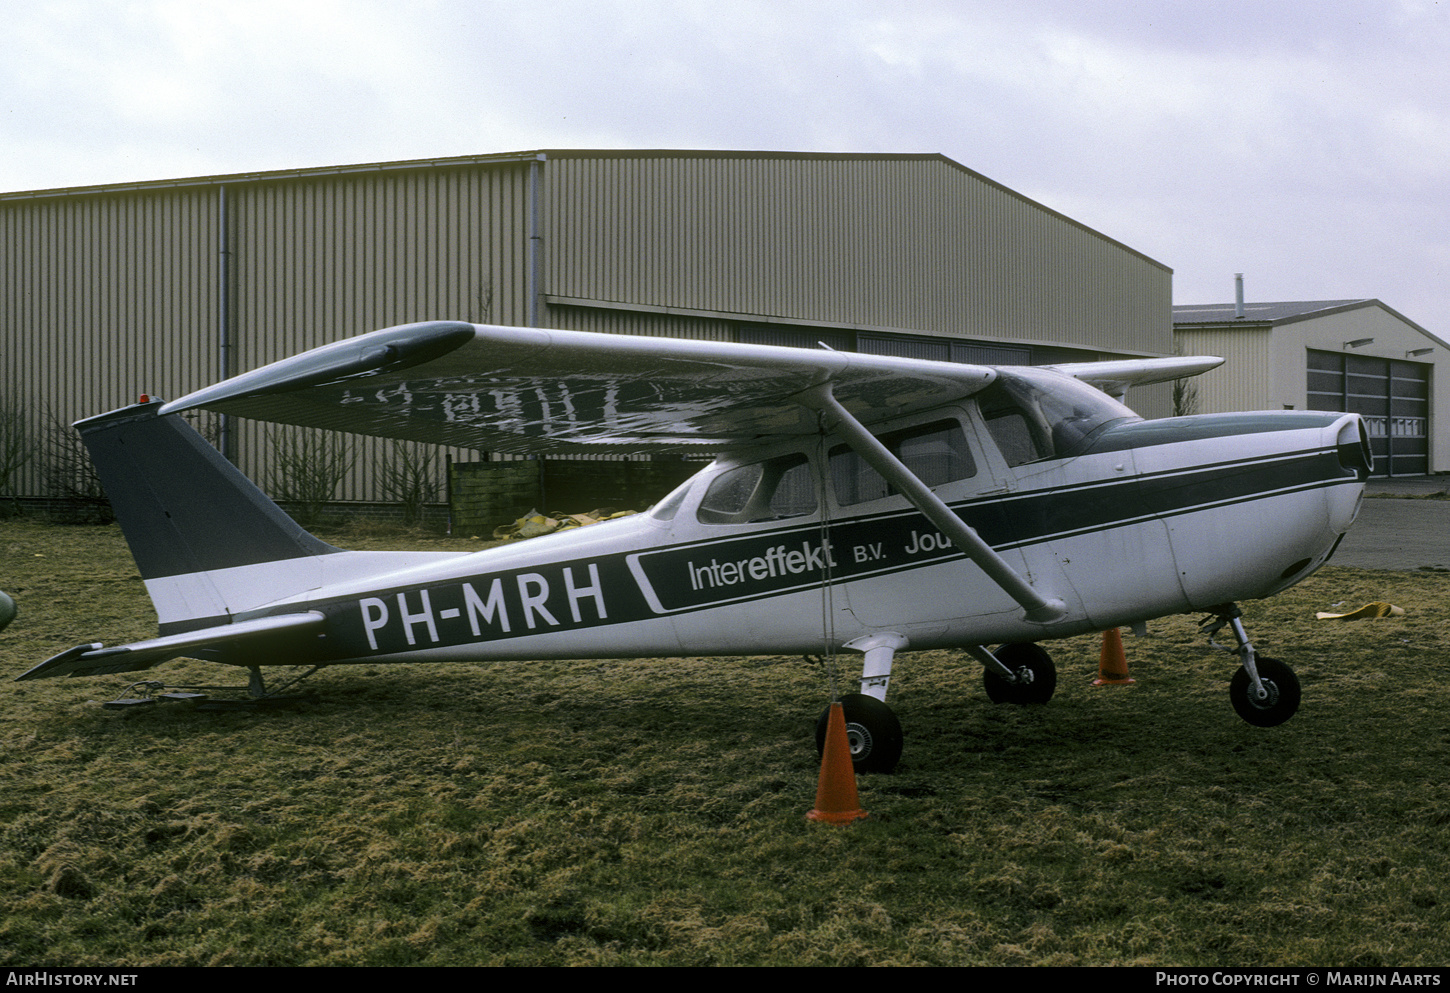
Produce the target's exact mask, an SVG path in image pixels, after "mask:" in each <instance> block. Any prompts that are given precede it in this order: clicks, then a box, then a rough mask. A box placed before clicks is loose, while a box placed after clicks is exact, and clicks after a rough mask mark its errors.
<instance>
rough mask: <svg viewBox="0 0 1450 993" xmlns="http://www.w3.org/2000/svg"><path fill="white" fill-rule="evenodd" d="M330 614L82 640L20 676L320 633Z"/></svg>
mask: <svg viewBox="0 0 1450 993" xmlns="http://www.w3.org/2000/svg"><path fill="white" fill-rule="evenodd" d="M324 624H325V620H324V618H323V615H322V614H321V612H319V611H316V610H309V611H306V612H300V613H294V614H278V615H275V616H272V617H258V618H255V619H253V620H250V621H238V622H236V623H235V624H221V625H218V626H216V627H210V628H200V629H198V630H196V631H187V632H184V633H182V634H172V635H166V636H165V637H161V638H151V639H148V640H146V641H133V642H131V643H130V644H126V645H115V646H112V647H111V648H106V647H105V646H104V645H103V644H101V643H100V642H94V643H90V644H85V645H77V646H76V647H74V648H69V649H66V650H65V651H63V652H61V653H60V654H59V655H54V656H51V657H50V658H48V659H46V660H45V661H44V662H42V663H40V664H39V665H37V666H36V667H35V668H33V669H30V670H28V671H26V672H24V673H21V674H20V675H19V676H16V677H15V681H16V682H21V681H24V680H27V679H51V678H54V677H57V676H103V675H109V674H112V673H118V672H140V671H142V670H143V669H150V668H151V667H152V666H155V665H158V664H160V663H162V662H167V661H169V660H171V659H174V658H181V657H183V656H185V655H187V654H188V653H190V652H192V651H195V650H197V649H204V648H212V647H215V646H219V645H226V646H228V647H233V648H234V647H238V646H241V645H244V644H246V643H247V642H250V641H254V640H257V639H259V638H262V637H264V636H276V635H278V634H284V633H290V634H297V635H301V634H306V633H308V632H310V631H311V632H317V633H321V631H322V629H323V626H324Z"/></svg>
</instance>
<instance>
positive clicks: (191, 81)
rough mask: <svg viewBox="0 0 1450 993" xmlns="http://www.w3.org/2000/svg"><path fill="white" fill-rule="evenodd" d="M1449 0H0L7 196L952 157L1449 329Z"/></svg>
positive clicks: (1194, 247) (1281, 291)
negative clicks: (241, 178)
mask: <svg viewBox="0 0 1450 993" xmlns="http://www.w3.org/2000/svg"><path fill="white" fill-rule="evenodd" d="M1447 7H1450V0H1446V2H1434V0H1294V2H1289V0H1282V2H1276V0H1254V2H1240V0H1217V2H1215V0H1181V2H1180V0H1160V2H1136V0H1061V2H1058V0H1010V2H1009V0H892V2H871V0H830V2H816V0H774V2H767V0H709V2H699V3H696V2H687V0H673V2H668V3H666V2H650V0H633V2H630V0H619V2H611V0H594V2H582V0H531V2H522V0H520V2H511V0H510V2H505V0H433V2H427V0H407V2H403V0H227V2H221V3H218V2H210V0H207V2H203V0H131V2H122V0H0V14H3V21H0V23H3V24H4V34H3V36H0V37H3V40H0V191H18V190H33V189H47V188H55V187H69V186H82V185H92V184H104V183H119V182H130V181H136V180H156V179H170V178H178V177H186V176H203V175H217V174H226V173H236V172H251V171H259V170H269V169H291V168H303V167H310V166H327V165H341V164H346V163H360V162H378V161H392V160H399V159H413V158H431V157H442V156H451V155H468V154H480V153H491V152H506V151H520V150H525V149H534V148H625V149H628V148H638V149H650V148H692V149H763V150H785V151H827V152H940V153H942V154H944V155H946V156H948V157H950V158H952V159H954V160H956V161H957V162H960V163H962V164H963V165H965V166H967V167H969V168H971V169H973V170H976V171H977V172H980V173H982V174H984V175H985V176H987V177H989V178H991V179H994V180H996V181H997V182H1000V183H1002V184H1003V185H1005V186H1007V187H1010V188H1011V189H1014V190H1017V191H1018V192H1020V193H1022V194H1024V195H1026V196H1028V197H1031V198H1033V199H1034V200H1037V201H1039V202H1041V203H1043V204H1045V205H1047V206H1048V207H1051V208H1053V209H1055V210H1058V211H1061V212H1062V213H1064V214H1067V215H1068V216H1069V217H1072V218H1075V219H1076V220H1078V221H1081V222H1082V223H1084V224H1086V225H1088V226H1090V227H1092V228H1095V229H1097V230H1099V231H1101V232H1103V233H1104V234H1106V235H1108V236H1110V237H1112V238H1115V239H1117V240H1119V241H1122V242H1124V243H1126V244H1127V245H1129V246H1131V247H1133V248H1135V249H1137V250H1138V251H1140V252H1143V253H1145V254H1147V255H1149V256H1151V257H1152V258H1154V259H1157V260H1158V261H1160V262H1162V263H1164V264H1165V265H1168V266H1170V267H1172V268H1173V269H1174V271H1175V275H1174V302H1175V303H1212V302H1223V301H1228V300H1231V299H1232V298H1233V274H1234V273H1235V272H1243V273H1245V281H1246V285H1247V295H1248V298H1249V299H1250V301H1254V300H1320V299H1341V298H1351V297H1378V298H1379V299H1381V300H1383V301H1384V302H1385V303H1386V304H1388V305H1389V306H1391V307H1393V308H1395V309H1396V310H1398V311H1399V312H1400V313H1402V314H1404V315H1405V316H1406V317H1408V318H1409V319H1411V320H1413V321H1415V322H1417V323H1419V324H1421V325H1422V326H1424V327H1426V328H1428V329H1429V330H1430V331H1432V332H1435V333H1436V334H1438V335H1440V336H1441V337H1446V338H1450V204H1447V193H1450V54H1447V53H1450V10H1447Z"/></svg>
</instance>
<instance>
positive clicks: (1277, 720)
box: [1228, 655, 1299, 728]
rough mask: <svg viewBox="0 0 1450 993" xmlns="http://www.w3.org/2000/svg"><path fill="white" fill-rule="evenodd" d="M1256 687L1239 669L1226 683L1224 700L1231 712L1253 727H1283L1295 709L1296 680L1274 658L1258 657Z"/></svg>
mask: <svg viewBox="0 0 1450 993" xmlns="http://www.w3.org/2000/svg"><path fill="white" fill-rule="evenodd" d="M1256 661H1257V665H1258V670H1259V687H1261V688H1262V692H1261V691H1260V689H1259V688H1256V687H1255V686H1254V681H1253V678H1252V677H1251V676H1249V671H1248V670H1247V669H1245V668H1243V667H1242V666H1241V667H1239V671H1238V672H1236V673H1234V678H1233V679H1232V680H1230V681H1229V684H1228V698H1229V700H1230V701H1231V702H1232V703H1233V705H1234V712H1235V713H1237V714H1238V715H1239V716H1240V717H1242V718H1243V719H1244V720H1246V721H1248V722H1249V723H1250V724H1252V725H1254V726H1255V727H1261V728H1271V727H1277V726H1279V725H1280V724H1283V723H1284V722H1285V721H1287V720H1288V719H1289V718H1291V717H1293V716H1294V712H1295V711H1297V710H1298V709H1299V677H1298V676H1296V675H1294V670H1293V669H1290V668H1289V667H1288V666H1287V665H1285V664H1284V663H1282V662H1280V661H1279V660H1278V659H1270V658H1265V657H1264V656H1262V655H1260V656H1259V657H1258V659H1257V660H1256Z"/></svg>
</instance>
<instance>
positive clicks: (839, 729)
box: [806, 701, 869, 824]
mask: <svg viewBox="0 0 1450 993" xmlns="http://www.w3.org/2000/svg"><path fill="white" fill-rule="evenodd" d="M806 816H807V817H808V818H810V819H811V820H813V821H825V822H826V823H827V824H850V823H851V822H852V821H855V820H859V819H861V818H862V817H867V816H869V815H868V814H867V813H866V811H864V810H862V809H861V801H860V800H859V799H858V798H857V796H856V769H855V767H854V766H852V765H851V745H850V743H849V742H848V741H847V740H846V712H845V711H844V710H842V709H841V704H840V701H837V702H835V703H832V704H831V716H830V717H829V718H828V720H827V723H826V748H825V750H824V751H823V752H822V753H821V778H820V782H819V784H818V785H817V786H816V809H815V810H812V811H811V812H810V813H809V814H806Z"/></svg>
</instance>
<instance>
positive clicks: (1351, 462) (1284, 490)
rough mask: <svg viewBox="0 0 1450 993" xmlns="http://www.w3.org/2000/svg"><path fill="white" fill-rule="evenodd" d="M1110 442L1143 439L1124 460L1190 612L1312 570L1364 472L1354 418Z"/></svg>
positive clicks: (1226, 419)
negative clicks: (1163, 537)
mask: <svg viewBox="0 0 1450 993" xmlns="http://www.w3.org/2000/svg"><path fill="white" fill-rule="evenodd" d="M1119 434H1122V435H1123V438H1122V439H1120V440H1119V441H1120V442H1121V441H1124V440H1126V439H1127V438H1129V437H1130V436H1138V437H1137V438H1136V440H1138V441H1140V442H1142V441H1151V442H1153V444H1152V445H1151V446H1150V447H1142V446H1139V447H1136V450H1135V458H1136V460H1137V462H1138V464H1139V468H1140V470H1143V471H1144V474H1143V485H1144V489H1145V493H1146V494H1147V496H1148V499H1149V501H1150V505H1151V507H1152V509H1153V510H1154V511H1155V512H1156V513H1157V514H1158V515H1159V516H1160V517H1161V518H1162V519H1163V520H1164V523H1165V524H1166V525H1167V526H1168V530H1169V536H1170V540H1171V543H1172V546H1173V554H1174V558H1175V560H1176V562H1177V565H1178V573H1179V578H1180V581H1181V583H1182V586H1183V591H1184V593H1185V594H1186V595H1187V598H1188V601H1189V603H1191V604H1192V605H1193V607H1194V608H1195V609H1196V608H1197V607H1200V606H1203V607H1207V606H1212V605H1214V604H1219V603H1225V602H1229V601H1234V600H1250V599H1257V598H1260V597H1266V596H1270V595H1272V594H1274V593H1277V592H1278V591H1280V590H1282V589H1286V588H1287V587H1289V586H1292V585H1294V584H1295V583H1296V582H1299V581H1300V580H1302V579H1303V578H1305V577H1306V576H1308V575H1309V574H1310V573H1312V572H1313V571H1314V570H1315V569H1317V568H1318V567H1319V566H1321V565H1323V564H1324V562H1325V560H1327V559H1328V558H1329V555H1330V554H1331V553H1332V552H1333V550H1334V548H1335V546H1336V545H1337V544H1338V542H1339V540H1340V538H1341V537H1343V535H1344V532H1345V531H1347V530H1348V529H1349V526H1350V525H1351V524H1352V523H1353V522H1354V517H1355V514H1356V512H1357V508H1358V505H1359V499H1360V496H1361V494H1362V493H1363V490H1364V480H1365V478H1366V477H1367V475H1368V472H1369V469H1368V466H1369V461H1368V449H1367V444H1368V434H1367V432H1364V431H1363V422H1362V420H1361V418H1360V417H1359V416H1358V415H1357V414H1336V413H1332V412H1323V411H1257V412H1247V413H1238V414H1208V415H1198V416H1196V417H1184V418H1170V419H1167V420H1164V421H1159V422H1152V421H1149V422H1144V423H1143V424H1141V425H1134V426H1131V427H1130V428H1129V429H1127V430H1125V431H1122V432H1119Z"/></svg>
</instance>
